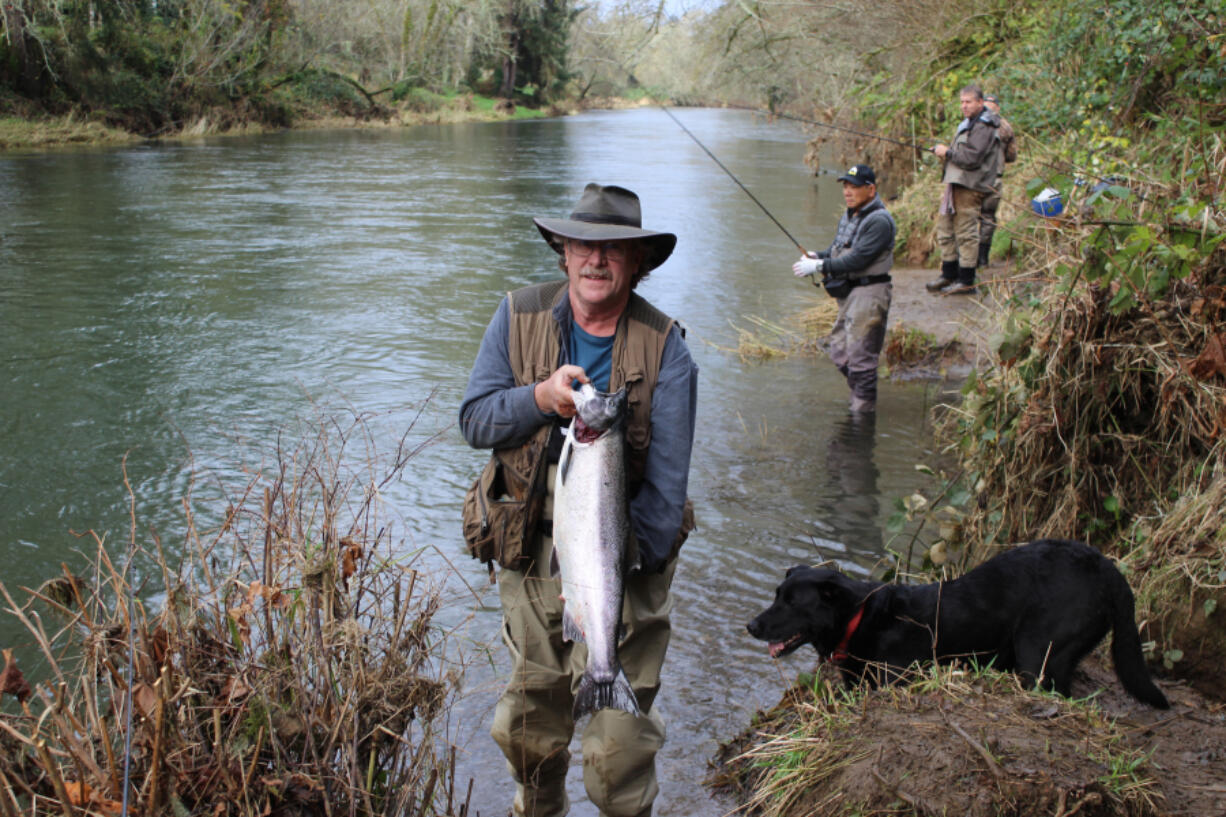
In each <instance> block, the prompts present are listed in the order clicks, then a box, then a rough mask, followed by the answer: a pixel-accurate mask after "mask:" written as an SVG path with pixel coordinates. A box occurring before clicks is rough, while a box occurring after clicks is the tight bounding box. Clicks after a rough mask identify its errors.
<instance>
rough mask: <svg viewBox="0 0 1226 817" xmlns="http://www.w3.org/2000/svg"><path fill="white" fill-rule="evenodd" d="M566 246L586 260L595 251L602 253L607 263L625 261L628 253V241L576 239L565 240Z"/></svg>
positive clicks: (629, 245)
mask: <svg viewBox="0 0 1226 817" xmlns="http://www.w3.org/2000/svg"><path fill="white" fill-rule="evenodd" d="M566 246H567V248H569V249H570V251H571V252H572V253H574V254H575V255H577V256H579V257H580V258H587V257H588V256H589V255H591V254H592V253H594V252H596V250H600V251H601V252H603V253H604V257H605V259H606V260H608V261H625V260H626V256H627V255H628V254H629V252H630V247H631V242H629V241H580V240H579V239H577V238H568V239H566Z"/></svg>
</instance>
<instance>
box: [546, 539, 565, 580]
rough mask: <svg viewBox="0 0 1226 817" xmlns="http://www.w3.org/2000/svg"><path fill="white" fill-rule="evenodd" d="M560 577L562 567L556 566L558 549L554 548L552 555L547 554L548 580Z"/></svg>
mask: <svg viewBox="0 0 1226 817" xmlns="http://www.w3.org/2000/svg"><path fill="white" fill-rule="evenodd" d="M561 575H562V565H560V564H558V549H557V548H556V547H555V548H554V549H553V553H550V554H549V578H551V579H556V578H557V577H558V576H561Z"/></svg>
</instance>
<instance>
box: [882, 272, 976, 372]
mask: <svg viewBox="0 0 1226 817" xmlns="http://www.w3.org/2000/svg"><path fill="white" fill-rule="evenodd" d="M937 274H938V273H937V271H936V270H932V269H917V268H914V267H909V268H908V267H904V268H897V267H896V268H894V269H893V270H891V271H890V276H891V277H892V278H893V279H894V297H893V300H892V301H891V303H890V327H891V330H893V329H897V328H903V329H916V330H919V331H921V332H924V333H925V334H928V335H930V336H932V338H933V340H934V342H935V345H936V346H937V347H945V348H946V349H948V351H947V352H946V354H945V355H943V356H942V358H941V359H940V361H934V363H935V364H936V365H938V366H939V367H940V368H943V369H945V370H946V372H947V373H948V374H951V375H954V376H961V375H965V373H966V371H967V370H969V369H970V368H971V367H973V366H974V365H975V362H976V361H977V360H980V359H982V358H983V356H985V355H986V354H987V353H988V348H989V346H988V337H989V333H990V331H991V327H992V318H993V317H994V316H995V314H996V311H997V305H996V299H995V298H994V296H993V295H992V293H991V292H989V291H987V290H985V289H983V288H980V291H979V293H978V294H977V295H973V296H966V295H933V294H932V293H930V292H928V290H926V289H925V288H924V284H925V283H926V282H928V281H931V280H932V279H934V278H936V277H937ZM927 368H931V367H930V366H921V367H920V369H921V370H923V369H927Z"/></svg>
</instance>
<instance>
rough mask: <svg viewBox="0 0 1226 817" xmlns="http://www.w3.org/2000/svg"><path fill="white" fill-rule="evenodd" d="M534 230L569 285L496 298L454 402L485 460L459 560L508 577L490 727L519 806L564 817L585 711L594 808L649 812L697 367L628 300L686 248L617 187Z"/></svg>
mask: <svg viewBox="0 0 1226 817" xmlns="http://www.w3.org/2000/svg"><path fill="white" fill-rule="evenodd" d="M535 223H536V227H537V229H538V230H539V231H540V234H541V236H542V237H543V238H544V239H545V241H546V242H547V243H548V245H549V247H551V248H552V249H553V251H554V252H556V253H557V254H558V255H559V257H560V261H559V264H560V266H561V268H562V271H563V272H564V273H565V278H564V279H561V280H557V281H551V282H548V283H544V284H538V285H535V286H530V287H526V288H524V289H518V290H515V291H513V292H510V293H508V294H507V296H506V297H505V298H504V299H503V300H502V302H501V303H500V304H499V306H498V309H497V311H496V312H495V313H494V317H493V319H492V320H491V322H490V324H489V326H488V327H487V328H486V330H485V336H484V338H483V339H482V341H481V347H480V350H479V351H478V353H477V360H476V363H475V364H474V366H473V371H472V374H471V375H470V377H469V381H468V388H467V390H466V391H465V394H464V400H463V403H462V405H461V407H460V426H461V429H462V430H463V433H464V436H465V438H466V439H467V440H468V442H469V444H470V445H472V446H473V447H475V448H490V449H493V455H492V456H491V458H490V461H489V463H488V464H487V465H486V468H485V470H484V471H483V472H482V474H481V477H480V478H478V480H477V481H476V483H475V484H474V485H473V487H472V489H471V490H470V491H469V493H468V495H467V496H466V498H465V503H464V529H465V539H466V541H467V542H468V545H469V548H470V550H471V551H472V553H473V555H474V556H475V557H477V558H479V559H481V560H483V561H486V562H489V563H491V569H492V564H493V563H494V562H496V563H497V564H498V565H499V567H500V570H499V572H498V585H499V598H500V601H501V604H502V616H503V638H504V640H505V641H506V644H507V647H508V651H509V653H510V657H511V668H510V677H509V680H508V683H507V686H506V689H505V691H504V692H503V693H502V695H501V697H500V698H499V699H498V703H497V706H496V708H495V712H494V725H493V728H492V730H491V731H492V735H493V737H494V740H495V741H496V742H497V743H498V746H499V747H500V748H501V749H502V752H503V754H504V755H505V757H506V759H507V764H508V767H509V769H510V772H511V776H512V778H513V779H514V781H515V798H514V803H513V811H514V813H515V814H516V815H534V816H536V817H556V816H557V815H563V814H565V813H566V812H567V810H568V807H569V804H568V802H567V796H566V772H567V768H568V766H569V761H570V751H569V748H568V747H569V745H570V741H571V737H572V735H573V734H574V731H575V725H576V721H577V720H578V719H579V718H582V717H585V716H586V714H587V713H588V712H591V713H592V714H591V717H590V719H589V720H588V721H587V724H586V726H584V728H583V732H582V738H581V744H582V752H583V782H584V786H585V788H586V790H587V794H588V796H589V797H590V798H591V800H592V802H593V803H595V804H596V806H597V807H598V808H599V809H600V813H601V814H602V815H609V817H639V816H640V815H642V816H645V815H650V814H651V809H652V802H653V801H654V799H655V797H656V793H657V791H658V787H657V783H656V773H655V756H656V753H657V752H658V751H659V750H660V748H661V747H662V746H663V744H664V735H665V730H664V723H663V720H662V719H661V717H660V715H659V713H658V712H657V710H656V708H655V707H654V701H655V698H656V694H657V692H658V691H659V688H660V668H661V665H662V664H663V661H664V654H665V650H666V649H667V647H668V640H669V633H670V623H669V616H670V614H671V611H672V596H671V592H670V586H671V584H672V578H673V572H674V570H675V569H676V564H677V553H678V550H679V549H680V547H681V544H682V542H683V541H684V540H685V538H686V536H687V534H688V533H689V531H690V530H691V528H692V527H693V512H692V510H691V509H690V505H689V502H688V500H687V499H686V485H687V480H688V472H689V464H690V450H691V447H692V444H693V437H694V418H695V400H696V394H697V382H698V369H697V366H695V364H694V362H693V359H692V358H691V357H690V353H689V350H688V348H687V347H686V344H685V340H684V338H683V335H682V332H681V330H680V327H679V326H678V325H677V323H676V322H675V321H673V320H672V319H671V318H669V317H668V316H667V315H665V314H664V313H662V312H660V311H659V310H658V309H656V308H655V307H653V306H652V305H651V304H649V303H648V302H647V301H646V300H644V299H643V298H642V297H641V296H639V295H638V294H637V293H636V292H635V291H634V289H635V287H636V286H637V285H638V283H639V282H640V281H642V280H643V279H644V278H645V277H646V276H647V274H648V273H650V272H651V271H652V270H654V269H656V268H657V267H659V266H660V265H661V264H663V263H664V261H665V260H666V259H667V258H668V257H669V255H670V254H671V253H672V250H673V247H674V246H675V245H676V241H677V238H676V236H675V235H673V234H672V233H667V232H659V231H654V230H648V229H644V228H643V227H642V217H641V209H640V203H639V199H638V196H636V195H635V194H634V193H632V192H631V191H629V190H626V189H624V188H621V187H617V186H613V185H609V186H601V185H598V184H589V185H588V186H587V187H586V188H585V189H584V191H583V194H582V196H581V197H580V199H579V202H578V204H576V205H575V207H574V209H573V210H572V212H571V213H570V215H569V217H567V218H537V219H535ZM576 386H583V387H584V388H583V391H582V392H580V391H577V390H576ZM597 393H599V394H597ZM623 401H624V403H623ZM623 406H624V408H623ZM576 414H579V415H580V417H579V418H577V419H575V420H574V422H573V423H572V418H576ZM610 416H611V419H610ZM584 421H586V422H584ZM565 430H569V432H570V439H569V440H567V441H566V446H567V456H566V458H565V459H563V461H562V468H561V470H559V467H558V462H559V458H560V457H561V456H562V453H563V443H564V439H565V436H566V435H565V434H564V431H565ZM609 430H615V431H614V433H613V434H612V435H611V436H610V435H608V432H609ZM591 435H595V436H591ZM599 440H604V441H605V442H604V445H603V446H601V445H600V444H599V442H598V441H599ZM610 441H616V445H615V446H613V447H612V448H611V447H610V446H609V442H610ZM582 446H591V447H588V448H583V447H582ZM619 469H624V476H623V477H617V476H616V472H617V471H618V470H619ZM606 482H607V483H610V489H609V490H603V489H597V487H596V486H597V485H604V484H605V483H606ZM555 500H556V502H555ZM563 596H565V597H566V598H565V600H563V598H562V597H563ZM618 597H620V601H618Z"/></svg>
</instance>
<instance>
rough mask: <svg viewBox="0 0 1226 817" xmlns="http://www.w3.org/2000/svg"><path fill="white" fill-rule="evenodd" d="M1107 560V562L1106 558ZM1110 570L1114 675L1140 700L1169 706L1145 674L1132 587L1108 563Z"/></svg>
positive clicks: (1153, 704)
mask: <svg viewBox="0 0 1226 817" xmlns="http://www.w3.org/2000/svg"><path fill="white" fill-rule="evenodd" d="M1108 564H1110V562H1108ZM1108 572H1110V573H1111V579H1110V584H1111V614H1112V624H1111V629H1112V631H1113V632H1112V635H1111V662H1112V663H1113V664H1114V665H1115V675H1116V677H1117V678H1119V679H1120V683H1121V684H1123V685H1124V689H1126V690H1127V691H1128V694H1129V695H1131V696H1132V697H1134V698H1136V699H1137V700H1138V701H1141V702H1142V703H1147V704H1149V705H1150V706H1153V707H1156V708H1158V709H1170V706H1171V705H1170V703H1169V702H1168V701H1167V700H1166V696H1165V695H1163V694H1162V690H1160V689H1158V687H1157V685H1155V684H1154V682H1153V679H1151V678H1150V677H1149V668H1148V667H1146V666H1145V655H1144V653H1143V652H1142V650H1141V636H1140V634H1139V633H1138V632H1137V623H1136V610H1135V607H1134V603H1133V598H1132V588H1131V587H1129V586H1128V580H1127V579H1125V578H1124V576H1123V574H1122V573H1120V572H1119V570H1117V569H1116V568H1115V565H1110V568H1109V571H1108Z"/></svg>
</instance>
